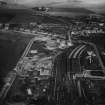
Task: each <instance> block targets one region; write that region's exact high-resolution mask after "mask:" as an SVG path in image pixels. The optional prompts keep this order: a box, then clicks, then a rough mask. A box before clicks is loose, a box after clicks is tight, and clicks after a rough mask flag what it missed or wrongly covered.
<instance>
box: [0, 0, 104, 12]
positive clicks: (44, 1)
mask: <svg viewBox="0 0 105 105" xmlns="http://www.w3.org/2000/svg"><path fill="white" fill-rule="evenodd" d="M0 1H5V2H8V3H9V4H19V5H24V6H26V7H27V8H31V7H35V6H51V7H62V8H63V7H67V8H70V7H83V8H86V9H89V10H92V11H95V12H97V13H104V12H105V0H0Z"/></svg>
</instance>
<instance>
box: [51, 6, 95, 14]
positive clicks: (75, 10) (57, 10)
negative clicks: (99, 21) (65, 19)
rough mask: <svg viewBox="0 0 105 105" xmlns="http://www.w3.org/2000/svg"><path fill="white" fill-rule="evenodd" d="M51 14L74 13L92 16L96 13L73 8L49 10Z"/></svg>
mask: <svg viewBox="0 0 105 105" xmlns="http://www.w3.org/2000/svg"><path fill="white" fill-rule="evenodd" d="M49 11H50V12H74V13H87V14H91V13H94V12H93V11H91V10H88V9H85V8H80V7H77V8H76V7H74V8H73V7H72V8H70V7H69V8H50V9H49Z"/></svg>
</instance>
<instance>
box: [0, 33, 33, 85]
mask: <svg viewBox="0 0 105 105" xmlns="http://www.w3.org/2000/svg"><path fill="white" fill-rule="evenodd" d="M33 37H34V36H31V35H30V36H29V35H23V34H20V33H14V32H0V87H2V85H3V78H4V77H5V76H6V74H7V73H8V72H9V71H10V70H12V69H13V68H14V67H15V65H16V64H17V62H18V60H19V58H20V57H21V55H22V53H23V51H24V49H25V47H26V46H27V44H28V42H29V41H30V39H31V38H33Z"/></svg>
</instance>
